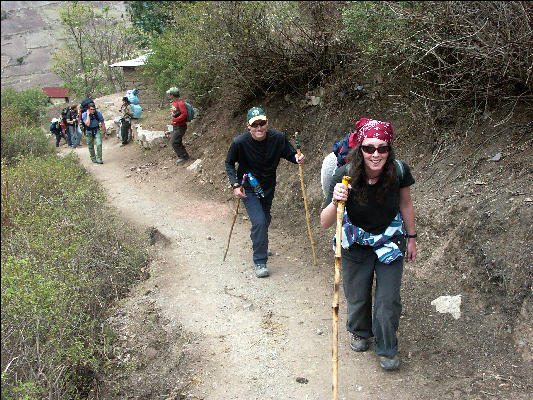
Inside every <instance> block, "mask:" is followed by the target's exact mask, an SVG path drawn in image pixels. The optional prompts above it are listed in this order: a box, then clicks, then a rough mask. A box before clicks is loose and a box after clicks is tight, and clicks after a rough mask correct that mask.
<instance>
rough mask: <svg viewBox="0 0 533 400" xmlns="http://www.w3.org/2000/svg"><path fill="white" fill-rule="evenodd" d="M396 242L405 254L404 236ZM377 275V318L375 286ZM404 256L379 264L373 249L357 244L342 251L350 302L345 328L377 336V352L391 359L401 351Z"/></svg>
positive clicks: (375, 340) (366, 335)
mask: <svg viewBox="0 0 533 400" xmlns="http://www.w3.org/2000/svg"><path fill="white" fill-rule="evenodd" d="M398 239H399V240H398V241H397V240H394V241H395V242H396V243H397V244H398V245H399V247H400V249H401V250H402V251H403V252H404V253H405V237H403V236H401V237H399V238H398ZM374 274H375V276H376V291H375V296H374V315H373V316H372V286H373V282H374ZM402 274H403V257H401V258H399V259H397V260H396V261H394V262H392V263H390V264H384V263H382V262H380V261H379V260H378V258H377V256H376V253H374V250H373V249H372V247H370V246H361V245H358V244H354V245H352V246H351V247H350V249H349V250H344V249H343V250H342V280H343V288H344V294H345V296H346V303H347V313H348V316H347V321H346V329H347V330H348V331H349V332H352V333H355V334H357V335H359V336H362V337H364V338H370V337H372V336H375V339H374V351H375V352H376V354H378V355H380V356H385V357H389V358H392V357H394V356H395V355H396V353H397V352H398V339H397V337H396V331H397V330H398V326H399V323H400V314H401V312H402V302H401V298H400V285H401V283H402Z"/></svg>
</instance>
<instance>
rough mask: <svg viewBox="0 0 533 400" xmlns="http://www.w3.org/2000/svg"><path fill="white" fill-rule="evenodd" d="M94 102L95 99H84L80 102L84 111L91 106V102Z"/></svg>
mask: <svg viewBox="0 0 533 400" xmlns="http://www.w3.org/2000/svg"><path fill="white" fill-rule="evenodd" d="M91 103H93V104H94V100H93V99H83V100H82V101H81V103H80V110H81V112H82V113H84V112H85V111H87V109H88V108H89V104H91Z"/></svg>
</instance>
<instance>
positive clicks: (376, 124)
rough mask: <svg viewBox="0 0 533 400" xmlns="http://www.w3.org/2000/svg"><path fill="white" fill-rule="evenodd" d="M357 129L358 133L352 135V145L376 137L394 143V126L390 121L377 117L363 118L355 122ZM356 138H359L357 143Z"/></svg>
mask: <svg viewBox="0 0 533 400" xmlns="http://www.w3.org/2000/svg"><path fill="white" fill-rule="evenodd" d="M355 128H356V129H357V135H353V136H351V137H350V144H349V146H350V147H354V146H355V145H357V144H358V143H361V142H362V141H363V140H365V139H368V138H376V139H379V140H383V141H385V142H387V143H388V144H391V143H392V136H393V134H394V128H393V127H392V125H391V124H390V123H389V122H383V121H378V120H375V119H369V118H361V119H360V120H359V121H357V122H356V123H355ZM354 139H357V143H353V142H355V140H354Z"/></svg>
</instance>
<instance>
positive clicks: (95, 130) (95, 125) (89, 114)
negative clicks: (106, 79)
mask: <svg viewBox="0 0 533 400" xmlns="http://www.w3.org/2000/svg"><path fill="white" fill-rule="evenodd" d="M81 119H82V121H83V124H84V126H85V136H86V138H87V147H88V148H89V155H90V157H91V161H92V162H93V163H96V164H103V163H104V162H103V161H102V134H101V133H100V129H103V131H104V135H105V138H106V139H107V138H108V136H107V129H106V126H105V122H104V116H103V115H102V113H101V112H100V111H97V110H96V106H95V105H94V103H89V105H88V108H87V111H85V112H83V113H82V115H81ZM95 141H96V155H95V154H94V142H95Z"/></svg>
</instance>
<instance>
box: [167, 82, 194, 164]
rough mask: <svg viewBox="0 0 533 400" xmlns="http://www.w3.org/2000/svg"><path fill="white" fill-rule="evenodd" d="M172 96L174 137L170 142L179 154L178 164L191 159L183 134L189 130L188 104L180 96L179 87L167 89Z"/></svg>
mask: <svg viewBox="0 0 533 400" xmlns="http://www.w3.org/2000/svg"><path fill="white" fill-rule="evenodd" d="M167 94H168V95H169V97H170V102H171V104H172V107H171V116H172V132H173V133H172V138H171V139H170V144H171V145H172V148H173V149H174V151H175V152H176V155H177V156H178V164H180V163H182V162H184V161H187V160H188V159H189V153H187V150H186V149H185V146H183V135H185V131H186V130H187V106H186V105H185V102H184V101H183V99H182V98H181V97H180V91H179V89H178V88H177V87H171V88H170V89H168V90H167Z"/></svg>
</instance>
